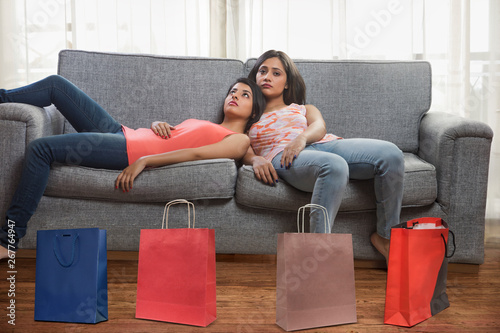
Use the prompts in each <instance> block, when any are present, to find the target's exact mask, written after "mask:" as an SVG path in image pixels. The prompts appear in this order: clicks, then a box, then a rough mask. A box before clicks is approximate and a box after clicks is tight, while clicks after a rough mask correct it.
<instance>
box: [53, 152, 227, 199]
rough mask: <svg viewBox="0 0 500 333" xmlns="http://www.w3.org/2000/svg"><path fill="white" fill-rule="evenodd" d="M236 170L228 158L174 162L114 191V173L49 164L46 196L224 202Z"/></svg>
mask: <svg viewBox="0 0 500 333" xmlns="http://www.w3.org/2000/svg"><path fill="white" fill-rule="evenodd" d="M236 173H237V168H236V164H235V163H234V161H233V160H231V159H213V160H203V161H193V162H185V163H178V164H174V165H169V166H165V167H160V168H152V169H146V170H144V171H143V172H142V173H141V174H140V175H139V176H138V177H137V178H136V180H135V182H134V187H133V189H132V190H131V191H130V192H128V193H123V192H122V191H120V190H117V189H115V188H114V183H115V180H116V177H117V176H118V175H119V174H120V171H117V170H104V169H93V168H87V167H80V166H66V165H59V164H58V165H53V167H52V169H51V171H50V176H49V183H48V185H47V189H46V190H45V195H46V196H52V197H62V198H78V199H95V200H111V201H120V202H147V203H153V202H160V203H165V202H167V201H169V200H174V199H186V200H198V199H226V198H232V197H233V195H234V189H235V182H236Z"/></svg>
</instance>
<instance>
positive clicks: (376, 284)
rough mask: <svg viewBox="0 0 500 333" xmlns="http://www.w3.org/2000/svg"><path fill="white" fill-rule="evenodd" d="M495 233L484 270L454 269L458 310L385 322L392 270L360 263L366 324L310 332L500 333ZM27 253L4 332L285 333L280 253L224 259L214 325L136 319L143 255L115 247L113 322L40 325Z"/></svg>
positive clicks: (1, 314) (360, 302)
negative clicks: (280, 314) (411, 322)
mask: <svg viewBox="0 0 500 333" xmlns="http://www.w3.org/2000/svg"><path fill="white" fill-rule="evenodd" d="M499 226H500V223H499V224H498V225H493V228H498V227H499ZM490 230H491V229H490ZM487 235H488V233H487ZM489 235H490V237H487V238H486V240H487V241H486V261H485V263H484V264H483V265H481V266H480V269H479V272H478V273H459V272H450V273H448V297H449V299H450V304H451V305H450V307H449V308H448V309H446V310H444V311H443V312H441V313H439V314H437V315H436V316H434V317H432V318H430V319H428V320H426V321H424V322H422V323H420V324H418V325H417V326H415V327H413V328H411V329H405V328H400V327H395V326H389V325H384V324H383V315H384V301H385V283H386V271H385V270H383V269H373V268H371V269H369V268H356V270H355V279H356V300H357V316H358V322H357V323H356V324H350V325H342V326H333V327H326V328H320V329H311V330H306V331H307V332H348V333H355V332H370V333H371V332H407V331H408V332H500V277H499V276H500V237H498V236H499V235H500V234H498V233H497V234H496V235H495V234H494V235H492V234H491V233H490V234H489ZM20 256H21V258H17V260H16V271H17V274H16V282H15V294H16V295H15V304H16V310H15V311H16V312H15V316H16V317H15V324H16V325H15V326H12V325H10V324H8V320H10V319H9V318H8V316H7V309H6V308H7V306H8V305H9V302H10V300H11V297H9V296H8V289H9V283H8V282H7V280H6V278H7V271H8V267H7V262H6V261H5V260H4V261H2V262H0V272H1V273H0V278H1V280H0V309H1V310H0V332H108V333H112V332H175V333H177V332H180V333H182V332H224V333H227V332H242V333H243V332H248V333H250V332H256V333H261V332H284V331H283V330H282V329H281V328H280V327H278V326H277V325H276V324H275V297H276V292H275V285H276V277H275V274H276V262H275V257H274V256H218V261H217V320H216V321H215V322H213V323H212V324H210V325H209V326H208V327H206V328H200V327H192V326H186V325H178V324H171V323H165V322H154V321H148V320H140V319H135V318H134V316H135V297H136V282H137V260H136V259H135V258H136V254H135V255H134V254H132V255H130V254H129V255H126V256H123V255H122V254H121V253H112V252H110V253H109V254H108V258H109V261H108V293H109V294H108V298H109V300H108V304H109V320H108V321H106V322H102V323H99V324H96V325H87V324H66V323H52V322H36V321H34V319H33V317H34V294H35V259H34V258H29V257H30V255H24V256H22V255H20Z"/></svg>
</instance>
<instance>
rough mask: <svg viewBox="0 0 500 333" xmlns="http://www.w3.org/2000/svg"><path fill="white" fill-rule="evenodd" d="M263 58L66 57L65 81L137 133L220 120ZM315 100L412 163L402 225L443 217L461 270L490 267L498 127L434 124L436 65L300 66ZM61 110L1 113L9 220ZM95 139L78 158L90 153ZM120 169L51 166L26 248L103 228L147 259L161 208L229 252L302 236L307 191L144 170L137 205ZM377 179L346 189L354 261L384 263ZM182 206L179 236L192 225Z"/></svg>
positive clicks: (204, 168)
mask: <svg viewBox="0 0 500 333" xmlns="http://www.w3.org/2000/svg"><path fill="white" fill-rule="evenodd" d="M254 62H255V59H250V60H248V61H247V62H241V61H239V60H232V59H214V58H193V57H160V56H150V55H133V54H109V53H97V52H84V51H72V50H63V51H61V53H60V55H59V69H58V73H59V74H60V75H62V76H64V77H66V78H68V79H69V80H70V81H72V82H74V83H75V84H76V85H77V86H79V87H80V88H81V89H82V90H83V91H85V92H86V93H87V94H89V95H90V96H91V97H92V98H94V99H95V100H96V101H97V102H99V103H100V104H101V105H102V106H103V107H104V108H105V109H106V110H108V111H109V113H110V114H111V115H112V116H113V117H115V119H117V120H118V121H119V122H121V123H123V124H124V125H126V126H128V127H132V128H138V127H149V126H150V124H151V122H152V121H155V120H165V121H168V122H169V123H171V124H176V123H179V122H180V121H182V120H184V119H187V118H198V119H206V120H211V121H218V120H219V119H220V112H219V111H220V108H221V106H222V101H223V98H224V96H225V94H226V92H227V89H228V88H229V85H230V84H231V83H232V82H233V81H234V80H235V79H236V78H238V77H241V76H246V75H247V74H248V72H249V70H250V68H251V67H252V64H253V63H254ZM296 63H297V66H298V67H299V70H300V71H301V73H302V75H303V77H304V79H305V82H306V85H307V89H308V92H307V102H308V103H310V104H314V105H316V106H317V107H318V108H319V109H320V110H321V111H322V113H323V116H324V118H325V121H326V123H327V128H328V130H329V132H332V133H334V134H336V135H339V136H342V137H345V138H350V137H368V138H377V139H383V140H388V141H391V142H393V143H395V144H396V145H397V146H398V147H399V148H400V149H401V150H402V151H403V152H404V153H405V178H404V197H403V207H404V208H403V210H402V214H401V220H402V221H406V220H408V219H412V218H417V217H422V216H435V217H441V218H443V219H445V220H446V221H447V222H448V224H449V225H450V227H451V229H452V230H453V231H454V232H455V235H456V243H457V250H456V253H455V255H454V257H453V259H452V260H451V261H452V262H456V263H469V264H481V263H483V260H484V248H483V244H484V230H485V226H484V217H485V202H486V186H487V177H488V163H489V155H490V144H491V139H492V135H493V133H492V131H491V129H490V128H489V127H488V126H487V125H485V124H483V123H479V122H476V121H471V120H467V119H463V118H460V117H457V116H453V115H450V114H447V113H438V112H431V113H427V111H428V109H429V107H430V104H431V82H432V74H431V68H430V65H429V64H428V63H427V62H420V61H312V60H310V61H308V60H297V62H296ZM72 131H74V129H73V128H72V127H71V126H70V125H69V124H68V123H66V122H65V121H64V119H62V116H61V115H60V114H59V113H58V111H57V110H55V109H54V107H53V106H52V107H48V108H44V109H41V108H37V107H33V106H29V105H23V104H13V103H11V104H2V105H0V142H1V143H0V152H1V157H2V166H1V170H0V200H1V201H0V213H1V214H2V216H5V211H6V209H7V207H8V204H9V202H10V199H11V197H12V194H13V192H14V189H15V186H16V184H17V182H18V179H19V176H20V170H21V166H22V163H23V155H24V151H25V147H26V145H27V143H29V142H30V141H31V140H33V139H36V138H38V137H41V136H47V135H54V134H61V133H68V132H72ZM85 144H86V143H85V142H82V145H81V147H76V149H75V151H74V152H75V157H76V158H77V156H78V154H85V152H86V151H85ZM117 175H118V172H117V171H111V170H97V169H91V168H86V167H78V166H65V165H54V166H53V168H52V171H51V174H50V179H49V184H48V187H47V190H46V192H45V195H44V197H43V198H42V200H41V202H40V205H39V207H38V210H37V212H36V213H35V215H34V216H33V218H32V219H31V221H30V223H29V227H28V232H27V235H26V236H25V237H24V238H23V239H22V241H21V243H20V247H21V248H35V247H36V231H37V230H39V229H60V228H61V229H62V228H85V227H99V228H104V229H107V230H108V249H109V250H135V251H136V250H138V246H139V235H140V229H143V228H160V226H161V219H162V214H163V206H164V204H165V203H166V202H168V201H170V200H173V199H179V198H183V199H188V200H190V201H193V202H194V203H195V206H196V226H197V227H203V228H213V229H215V234H216V250H217V252H218V253H245V254H273V253H275V252H276V239H277V234H278V233H282V232H294V231H295V230H296V223H295V222H296V211H297V209H298V207H300V206H301V205H304V204H306V203H308V202H309V200H310V194H309V193H305V192H301V191H298V190H296V189H294V188H292V187H291V186H289V185H287V184H286V183H285V182H280V183H279V184H277V186H275V187H270V186H267V185H264V184H262V183H260V182H258V181H257V180H256V179H255V178H254V174H253V170H252V168H251V167H249V166H240V165H238V164H236V163H235V162H234V161H232V160H228V159H216V160H206V161H197V162H188V163H181V164H177V165H171V166H166V167H161V168H156V169H149V170H146V171H144V172H143V173H142V174H141V175H140V176H139V177H138V178H137V180H136V182H135V184H134V185H135V186H134V189H133V190H132V191H131V192H130V193H127V194H124V193H121V192H119V191H118V190H115V189H114V187H113V183H114V180H115V179H116V176H117ZM372 188H373V183H372V181H352V182H350V184H349V185H348V188H347V190H346V193H345V197H344V199H343V201H342V205H341V207H340V212H339V214H338V216H337V218H336V219H335V223H334V226H333V232H335V233H350V234H352V235H353V243H354V256H355V259H367V260H372V259H375V260H379V259H382V257H381V256H380V255H379V254H378V253H377V252H376V250H375V249H374V248H373V247H372V245H371V244H370V242H369V236H370V234H371V233H373V232H374V231H375V212H374V209H375V202H374V193H373V189H372ZM184 214H185V209H184V208H180V207H179V208H176V209H173V211H172V213H171V218H170V225H171V227H173V228H177V227H185V224H186V222H185V220H186V219H185V217H184Z"/></svg>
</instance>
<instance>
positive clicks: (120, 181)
mask: <svg viewBox="0 0 500 333" xmlns="http://www.w3.org/2000/svg"><path fill="white" fill-rule="evenodd" d="M146 166H147V164H146V161H145V160H144V158H140V159H138V160H137V161H135V162H134V163H132V164H131V165H129V166H128V167H126V168H125V170H123V171H122V173H120V174H119V175H118V177H117V178H116V181H115V188H117V189H118V188H119V189H121V190H123V192H128V191H130V190H131V189H132V187H133V185H134V180H135V178H136V177H137V176H138V175H139V174H140V173H141V172H142V170H144V169H145V168H146Z"/></svg>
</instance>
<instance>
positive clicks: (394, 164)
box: [381, 142, 405, 175]
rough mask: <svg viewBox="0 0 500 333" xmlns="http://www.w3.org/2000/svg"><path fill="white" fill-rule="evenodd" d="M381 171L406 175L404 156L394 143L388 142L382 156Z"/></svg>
mask: <svg viewBox="0 0 500 333" xmlns="http://www.w3.org/2000/svg"><path fill="white" fill-rule="evenodd" d="M381 162H382V163H381V165H382V169H383V170H381V171H383V172H384V173H385V172H390V173H393V174H398V175H403V174H404V163H405V161H404V155H403V152H402V151H401V150H400V149H399V148H398V147H397V146H396V145H395V144H393V143H390V142H388V143H387V145H386V147H385V149H383V150H382V154H381Z"/></svg>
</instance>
